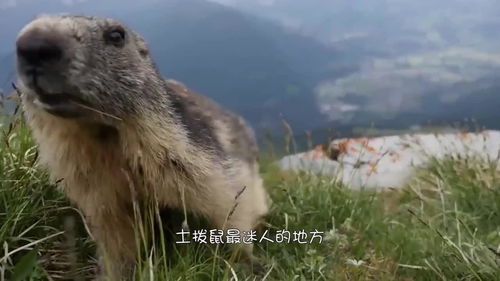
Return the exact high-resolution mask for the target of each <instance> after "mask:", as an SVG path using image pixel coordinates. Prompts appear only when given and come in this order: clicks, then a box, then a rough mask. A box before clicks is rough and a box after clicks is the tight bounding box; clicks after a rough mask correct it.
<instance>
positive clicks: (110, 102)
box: [16, 15, 159, 118]
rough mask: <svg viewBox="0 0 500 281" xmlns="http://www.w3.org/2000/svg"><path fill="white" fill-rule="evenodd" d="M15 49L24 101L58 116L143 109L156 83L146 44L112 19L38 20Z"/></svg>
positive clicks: (121, 113)
mask: <svg viewBox="0 0 500 281" xmlns="http://www.w3.org/2000/svg"><path fill="white" fill-rule="evenodd" d="M16 47H17V72H18V77H19V84H20V88H21V90H22V93H23V94H24V95H25V100H26V102H30V103H32V105H33V106H34V107H35V108H36V109H40V110H45V111H47V112H49V113H51V114H54V115H57V116H61V117H82V116H83V117H88V116H93V117H96V116H97V117H99V118H104V117H105V116H104V115H106V116H111V115H112V116H115V117H119V118H121V117H123V116H125V115H127V114H131V113H134V112H138V111H139V110H140V108H139V107H144V106H147V105H145V104H144V102H142V101H143V100H146V99H149V100H150V99H151V97H146V96H144V95H148V93H147V92H148V91H146V89H147V88H151V87H155V86H154V84H158V83H159V82H158V81H157V80H158V79H156V80H155V77H158V74H157V71H156V69H155V67H154V64H153V62H152V60H151V58H150V56H149V53H148V49H147V46H146V43H145V42H144V40H143V39H142V38H141V37H140V36H139V35H138V34H137V33H135V32H134V31H132V30H130V29H129V28H127V27H126V26H124V25H123V24H122V23H120V22H118V21H116V20H113V19H106V18H97V17H85V16H69V15H44V16H40V17H38V18H36V19H35V20H34V21H32V22H31V23H29V24H28V25H27V26H26V27H24V28H23V29H22V30H21V32H20V33H19V36H18V38H17V42H16ZM151 84H153V85H151ZM98 112H103V113H104V114H101V113H98Z"/></svg>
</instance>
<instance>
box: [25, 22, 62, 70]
mask: <svg viewBox="0 0 500 281" xmlns="http://www.w3.org/2000/svg"><path fill="white" fill-rule="evenodd" d="M16 47H17V56H18V58H20V59H22V60H23V61H24V62H25V63H27V64H29V65H33V66H40V65H42V64H44V63H50V62H57V61H59V60H61V59H62V57H63V40H61V38H58V36H56V35H54V34H50V33H48V32H40V31H37V30H32V31H28V32H26V33H25V34H23V35H21V36H20V37H19V38H18V39H17V42H16Z"/></svg>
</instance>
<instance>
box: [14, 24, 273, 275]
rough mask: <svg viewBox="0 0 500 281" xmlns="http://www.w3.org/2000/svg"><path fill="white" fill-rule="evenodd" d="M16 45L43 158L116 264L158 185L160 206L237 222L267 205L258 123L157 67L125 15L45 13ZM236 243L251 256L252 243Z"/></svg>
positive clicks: (249, 220)
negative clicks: (137, 214)
mask: <svg viewBox="0 0 500 281" xmlns="http://www.w3.org/2000/svg"><path fill="white" fill-rule="evenodd" d="M172 44H175V42H172ZM16 48H17V71H18V88H19V91H20V92H21V99H22V105H23V109H24V114H25V117H26V120H27V122H28V124H29V126H30V127H31V130H32V133H33V136H34V138H35V140H36V142H37V143H38V146H39V155H40V163H41V164H43V165H45V166H46V167H47V168H48V170H49V173H50V175H51V177H52V178H53V179H54V180H61V187H62V189H63V191H64V193H65V194H66V195H67V197H69V199H70V200H72V201H73V202H74V203H75V204H76V205H77V207H78V208H80V209H81V210H82V211H83V213H84V215H85V218H86V221H87V223H88V225H89V227H90V229H91V232H92V234H93V237H94V238H95V240H96V242H97V245H98V248H99V249H100V251H101V252H102V253H103V254H104V255H105V257H106V260H107V261H108V262H107V267H108V268H111V270H110V271H109V272H108V273H109V274H110V275H111V274H112V273H114V274H119V275H122V277H123V274H124V273H123V271H124V267H131V266H132V265H133V264H134V262H135V257H136V245H135V243H136V241H135V237H134V229H133V224H132V220H133V218H132V216H133V214H132V213H133V210H132V209H133V208H132V205H133V201H134V200H135V199H136V198H146V197H148V195H151V194H154V197H155V198H156V200H157V202H158V204H159V205H160V206H165V207H168V208H181V209H182V208H186V209H187V210H189V211H191V212H193V213H195V214H198V215H201V216H204V217H206V218H207V219H208V221H209V222H210V223H211V224H212V225H213V227H214V228H217V229H229V228H236V229H239V230H240V232H241V233H243V232H244V231H250V230H252V229H254V227H255V226H256V223H257V222H258V220H259V219H260V218H261V217H262V216H264V215H265V214H266V212H267V210H268V204H267V193H266V191H265V189H264V187H263V184H262V180H261V178H260V176H259V171H258V163H257V152H258V151H257V145H256V141H255V136H254V133H253V131H252V129H251V128H250V127H249V126H248V125H247V123H246V122H245V121H244V120H243V118H241V117H240V116H238V115H236V114H234V113H232V112H230V111H228V110H226V109H224V108H222V107H221V106H219V105H218V104H216V103H215V102H213V101H212V100H210V99H208V98H206V97H203V96H201V95H198V94H196V93H193V92H192V91H190V90H188V89H187V88H186V87H185V86H184V85H183V84H181V83H179V82H175V81H173V80H165V79H164V78H162V76H161V75H160V74H159V71H158V70H157V68H156V67H155V64H154V62H153V60H152V58H151V56H150V54H149V51H148V47H147V44H146V43H145V41H144V40H143V39H142V37H141V36H140V35H139V34H137V33H136V32H134V31H133V30H131V29H130V28H128V27H127V26H125V25H124V24H122V23H121V22H119V21H117V20H115V19H109V18H99V17H90V16H80V15H42V16H39V17H37V18H36V19H34V20H33V21H32V22H31V23H29V24H28V25H27V26H26V27H24V28H23V29H22V30H21V31H20V33H19V36H18V38H17V41H16ZM235 206H236V208H235ZM230 213H231V215H230V216H229V214H230ZM239 245H240V246H241V248H242V249H243V251H242V252H244V255H243V256H245V257H246V259H247V260H250V261H251V260H252V258H253V255H252V245H251V244H239Z"/></svg>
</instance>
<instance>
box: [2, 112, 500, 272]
mask: <svg viewBox="0 0 500 281" xmlns="http://www.w3.org/2000/svg"><path fill="white" fill-rule="evenodd" d="M4 124H7V125H4V127H2V128H1V131H2V136H1V142H0V200H1V203H0V246H1V253H0V281H3V280H12V281H17V280H64V279H65V278H66V280H86V279H88V278H91V277H92V276H93V274H95V271H96V269H95V268H96V266H95V264H96V262H95V258H94V253H95V249H94V248H95V247H94V245H93V243H92V241H91V239H90V238H89V237H88V235H87V234H86V231H85V227H84V224H83V223H82V219H81V215H80V214H79V212H78V211H77V210H75V209H74V208H72V207H71V205H70V204H69V203H68V202H67V201H66V200H65V199H64V196H62V195H61V194H60V193H59V192H58V191H57V189H56V184H55V183H50V182H49V179H48V176H47V174H46V173H45V172H44V171H41V170H40V169H38V168H37V165H36V158H37V153H36V147H35V146H34V144H33V142H32V140H31V138H30V135H29V131H28V130H27V128H26V127H25V125H24V124H23V123H22V122H20V121H19V120H17V119H16V120H14V121H12V122H5V123H4ZM9 124H11V125H9ZM12 124H13V125H12ZM262 174H263V177H264V179H265V182H266V186H267V188H268V190H269V192H270V194H271V197H272V200H273V206H272V209H271V212H270V214H269V216H268V218H267V227H266V228H267V229H268V230H269V231H270V232H271V233H272V234H273V235H274V234H275V233H276V232H277V231H278V230H283V229H287V230H290V231H294V230H295V231H299V230H304V231H305V232H308V233H309V232H311V231H314V230H319V231H323V232H324V240H323V241H322V243H318V242H317V240H316V241H315V242H314V243H306V244H299V243H298V242H292V243H271V242H263V243H257V244H256V249H255V252H256V255H257V256H258V257H259V258H260V260H261V261H262V263H263V264H264V265H265V266H266V268H267V271H266V273H264V275H263V276H259V277H255V276H253V275H252V274H250V273H249V271H248V270H246V269H245V268H242V267H240V266H238V265H234V264H233V263H232V262H231V259H232V257H231V254H230V251H228V249H227V248H226V247H223V246H222V247H218V246H215V245H198V244H189V245H176V247H168V245H165V243H158V244H156V246H155V247H154V248H153V249H151V248H143V249H142V250H141V253H140V254H139V256H140V257H139V259H140V261H141V262H140V263H139V265H138V266H137V268H136V280H262V279H265V280H304V281H306V280H307V281H309V280H311V281H314V280H500V181H499V180H498V179H499V178H500V169H499V168H498V166H497V164H496V163H494V162H492V163H482V162H478V161H475V160H473V159H455V160H445V161H435V162H434V163H432V165H430V166H429V167H427V168H426V169H423V170H422V171H420V172H419V173H418V175H416V176H415V178H414V179H413V180H412V181H411V183H409V184H408V186H407V187H405V188H403V189H400V190H390V191H385V192H378V193H373V192H368V191H353V190H349V189H347V188H345V187H343V186H342V185H340V184H339V183H336V182H332V181H331V180H329V179H328V178H320V177H315V176H312V175H306V174H298V175H297V174H287V173H282V172H280V171H279V170H278V169H277V168H276V166H274V165H273V164H272V161H264V163H262ZM155 216H156V213H155V212H154V211H152V212H150V215H149V216H145V217H144V218H143V221H144V222H146V223H144V228H143V231H142V233H143V234H142V235H138V238H140V239H141V241H146V242H145V243H147V240H148V239H146V238H148V237H150V236H151V235H157V237H160V238H161V236H162V234H163V232H161V231H160V232H151V231H148V229H151V228H150V227H149V226H151V225H153V224H154V223H153V221H154V220H155ZM160 240H161V241H164V240H163V239H160ZM141 244H142V243H141Z"/></svg>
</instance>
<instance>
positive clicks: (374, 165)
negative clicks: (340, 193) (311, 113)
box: [279, 131, 500, 188]
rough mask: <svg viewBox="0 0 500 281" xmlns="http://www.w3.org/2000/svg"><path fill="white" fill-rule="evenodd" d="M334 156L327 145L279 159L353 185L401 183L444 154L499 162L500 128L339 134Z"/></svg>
mask: <svg viewBox="0 0 500 281" xmlns="http://www.w3.org/2000/svg"><path fill="white" fill-rule="evenodd" d="M331 149H333V150H334V151H336V152H337V153H338V157H336V159H335V160H332V159H330V158H329V157H327V155H326V154H325V153H324V152H323V149H322V148H321V147H317V148H316V149H314V150H312V151H309V152H304V153H298V154H295V155H289V156H286V157H284V158H283V159H281V160H280V161H279V166H280V168H281V169H282V170H285V171H296V172H297V171H305V172H313V173H319V174H322V175H325V176H332V177H334V178H335V179H336V180H339V181H341V182H343V183H344V184H345V185H347V186H349V187H352V188H390V187H401V186H403V185H404V184H405V183H406V182H407V181H408V179H409V178H410V177H411V176H412V175H413V173H414V172H415V170H416V168H417V167H422V166H425V165H426V164H428V163H429V162H430V161H431V160H432V159H443V158H444V157H455V158H456V157H463V158H465V157H469V158H470V157H477V158H481V159H483V160H487V161H498V160H499V152H500V131H482V132H480V133H454V134H414V135H401V136H387V137H376V138H358V139H349V138H346V139H338V140H334V141H333V142H332V143H331Z"/></svg>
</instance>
